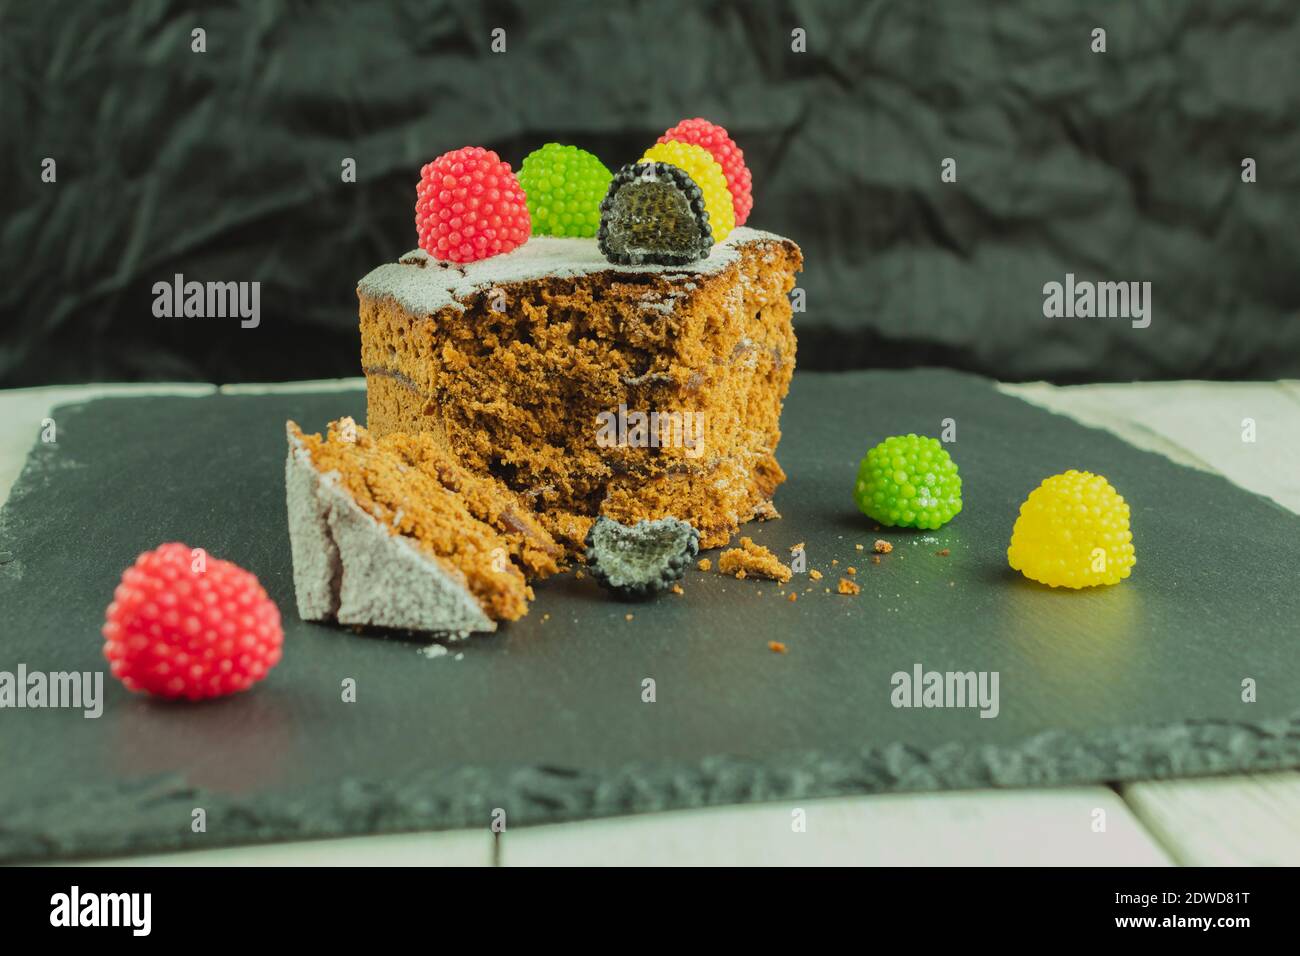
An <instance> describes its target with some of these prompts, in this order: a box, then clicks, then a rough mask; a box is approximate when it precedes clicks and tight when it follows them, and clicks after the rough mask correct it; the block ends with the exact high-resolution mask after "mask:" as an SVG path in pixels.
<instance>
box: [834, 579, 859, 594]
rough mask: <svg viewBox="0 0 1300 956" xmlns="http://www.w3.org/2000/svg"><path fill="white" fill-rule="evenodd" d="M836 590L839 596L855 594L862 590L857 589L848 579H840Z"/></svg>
mask: <svg viewBox="0 0 1300 956" xmlns="http://www.w3.org/2000/svg"><path fill="white" fill-rule="evenodd" d="M837 590H838V591H839V592H840V593H841V594H857V593H859V592H860V591H861V590H862V588H860V587H858V586H857V585H856V584H854V583H853V582H852V581H850V580H849V579H848V578H840V583H839V587H838V588H837Z"/></svg>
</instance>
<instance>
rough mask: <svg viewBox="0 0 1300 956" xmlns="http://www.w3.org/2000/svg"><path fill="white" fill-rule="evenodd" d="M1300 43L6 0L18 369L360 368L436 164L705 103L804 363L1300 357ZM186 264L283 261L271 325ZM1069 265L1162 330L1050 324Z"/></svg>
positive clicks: (1, 361) (126, 372)
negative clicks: (361, 319) (746, 199)
mask: <svg viewBox="0 0 1300 956" xmlns="http://www.w3.org/2000/svg"><path fill="white" fill-rule="evenodd" d="M196 26H201V27H203V28H204V29H205V30H206V31H207V47H208V52H207V53H205V54H202V55H200V54H195V53H192V52H191V51H190V31H191V29H193V28H194V27H196ZM1096 26H1102V27H1104V28H1106V30H1107V31H1108V36H1107V41H1108V52H1107V53H1105V54H1101V55H1099V54H1094V53H1093V52H1091V50H1090V49H1089V43H1090V33H1091V30H1092V29H1093V28H1094V27H1096ZM496 27H502V28H504V29H505V30H506V38H507V52H506V53H505V54H493V53H492V52H490V49H489V42H490V34H491V31H492V30H493V29H494V28H496ZM795 27H800V28H803V29H804V30H806V31H807V38H808V40H807V42H808V52H807V53H804V54H796V53H792V52H791V49H790V43H791V39H790V31H791V29H792V28H795ZM1298 56H1300V4H1297V3H1296V2H1295V0H1272V2H1269V0H1199V2H1192V0H1189V2H1181V0H1168V2H1155V0H1140V2H1134V3H1108V4H1097V3H1093V2H1053V3H1039V2H1028V0H1026V2H1017V3H975V2H969V3H968V2H956V0H953V2H933V3H931V2H906V3H904V2H864V0H858V2H844V3H831V2H785V3H776V2H772V3H763V2H755V3H675V2H666V0H659V2H642V3H630V2H609V3H588V4H584V3H563V2H550V0H548V2H524V0H499V2H491V3H456V4H439V3H436V2H430V0H421V2H408V3H379V4H369V3H367V4H361V3H351V2H346V3H323V4H306V3H284V4H276V3H256V2H251V0H250V2H247V3H215V2H214V3H207V4H203V5H202V7H201V9H194V10H191V9H188V8H187V6H186V5H184V4H179V3H166V2H139V3H132V4H130V5H127V4H118V3H108V2H84V3H70V2H63V3H20V4H19V3H7V4H3V6H0V81H2V84H0V123H2V125H3V129H4V131H5V132H4V137H3V149H2V151H0V183H3V191H4V193H5V194H6V199H5V215H4V217H3V220H2V221H0V230H2V233H0V234H2V235H3V243H4V262H5V273H6V276H5V282H4V283H3V285H0V385H31V384H42V383H47V382H71V381H80V380H116V379H201V380H212V381H218V382H226V381H241V380H242V381H272V380H285V379H295V378H319V377H326V376H336V375H340V376H341V375H355V374H357V373H358V355H357V349H358V336H357V331H356V299H355V280H356V279H357V278H359V277H360V276H361V275H363V274H364V273H365V272H366V271H368V270H369V269H370V268H371V267H373V266H375V265H377V264H379V263H381V262H384V261H389V260H392V259H393V258H395V257H396V256H397V255H399V254H400V253H402V252H405V251H406V250H407V249H409V248H411V247H413V246H414V244H415V232H414V226H413V224H412V205H413V202H414V186H415V182H416V179H417V178H418V174H419V167H420V166H421V164H422V163H424V162H426V161H427V160H429V159H430V158H432V157H433V156H435V155H437V154H438V153H441V152H443V151H445V150H447V149H451V148H455V147H458V146H462V145H465V144H481V145H486V146H490V147H493V148H495V149H496V150H497V151H498V152H500V153H501V155H502V156H503V157H504V158H506V159H507V160H509V161H510V162H511V163H512V164H513V165H514V166H515V167H516V168H518V164H519V161H520V160H521V159H522V158H523V156H524V155H525V154H526V153H527V152H528V151H529V150H531V149H532V148H534V147H536V146H539V145H541V144H542V143H544V142H546V141H548V140H558V141H561V142H571V143H575V144H577V145H579V146H583V147H585V148H587V149H590V150H592V151H593V152H595V153H597V154H598V155H599V156H600V157H601V158H602V159H604V160H605V162H606V164H607V165H609V166H611V167H612V168H617V166H618V165H620V164H621V163H623V162H627V161H630V160H633V159H635V158H636V157H637V156H639V155H640V150H641V149H643V148H644V147H645V146H647V145H649V144H650V143H652V142H653V141H654V138H655V136H656V135H658V134H659V133H660V132H661V131H662V130H663V129H665V128H666V127H667V126H669V125H671V124H672V123H674V122H676V121H677V120H678V119H680V118H682V117H686V116H695V115H702V116H706V117H709V118H711V119H714V120H716V121H718V122H721V123H723V124H724V125H726V126H727V127H728V128H729V129H730V130H731V132H732V134H733V135H734V137H735V138H736V139H737V140H738V141H739V142H740V144H741V146H742V147H743V148H744V149H745V152H746V156H747V159H748V161H749V164H750V166H751V168H752V170H753V174H754V182H755V200H756V202H755V211H754V214H753V217H752V219H751V224H752V225H754V226H757V227H759V228H765V229H771V230H774V231H778V232H781V233H784V234H786V235H789V236H791V237H792V238H794V239H796V240H797V241H798V242H799V243H800V244H801V245H802V247H803V249H804V252H805V254H806V257H807V268H806V271H805V273H804V275H803V277H802V279H801V282H800V285H801V286H802V288H804V289H805V290H806V295H807V311H806V312H805V313H803V314H801V315H799V316H797V331H798V335H799V364H800V367H802V368H845V367H872V366H908V365H918V364H945V365H951V366H954V367H958V368H964V369H970V370H974V371H978V372H982V373H985V374H987V375H991V376H995V377H997V378H1001V379H1008V380H1012V379H1026V378H1039V377H1046V378H1050V379H1053V380H1056V381H1063V382H1074V381H1088V380H1099V379H1115V380H1124V379H1130V378H1175V377H1225V378H1245V377H1261V378H1271V377H1278V376H1295V375H1300V314H1298V313H1300V269H1297V263H1298V262H1300V229H1298V228H1297V219H1298V218H1300V80H1298V79H1297V77H1298V76H1300V71H1297V66H1296V64H1297V58H1298ZM47 156H49V157H54V158H55V159H56V160H57V162H58V182H57V184H55V185H50V184H44V183H42V182H41V181H40V168H41V161H42V159H43V158H44V157H47ZM949 156H951V157H954V158H956V159H957V161H958V182H957V183H955V184H944V183H941V182H940V179H939V172H940V162H941V160H942V159H943V158H944V157H949ZM1246 156H1250V157H1253V158H1254V159H1255V160H1256V161H1257V162H1258V169H1259V181H1258V182H1257V183H1255V184H1253V185H1245V184H1243V183H1242V182H1241V177H1240V164H1241V160H1242V158H1243V157H1246ZM344 157H353V158H355V159H356V162H357V170H358V174H357V175H358V181H357V182H356V183H355V184H344V183H342V182H341V181H340V175H339V173H340V162H341V160H342V159H343V158H344ZM176 272H181V273H183V274H184V275H185V276H186V278H187V279H198V280H201V281H207V280H221V281H231V280H235V281H259V282H261V284H262V289H261V294H262V324H261V327H260V328H258V329H249V330H244V329H241V328H239V325H238V322H237V321H236V320H231V319H159V318H155V317H154V316H153V314H152V302H153V294H152V286H153V283H155V282H157V281H160V280H170V278H171V277H172V275H173V274H174V273H176ZM1066 272H1074V273H1076V274H1077V275H1078V276H1079V277H1080V278H1093V279H1100V280H1150V281H1151V282H1152V284H1153V295H1154V302H1153V313H1152V316H1153V321H1152V325H1151V327H1150V328H1148V329H1133V328H1131V327H1130V326H1129V324H1128V323H1127V322H1125V321H1122V320H1100V319H1091V320H1086V319H1080V320H1065V319H1045V318H1044V317H1043V315H1042V298H1043V297H1042V286H1043V283H1045V282H1048V281H1051V280H1062V279H1063V278H1064V275H1065V273H1066Z"/></svg>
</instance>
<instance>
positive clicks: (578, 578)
mask: <svg viewBox="0 0 1300 956" xmlns="http://www.w3.org/2000/svg"><path fill="white" fill-rule="evenodd" d="M586 576H587V575H586V574H584V573H583V571H582V568H578V570H576V571H574V572H573V579H574V580H575V581H581V580H582V579H583V578H585V577H586Z"/></svg>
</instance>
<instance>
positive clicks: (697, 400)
mask: <svg viewBox="0 0 1300 956" xmlns="http://www.w3.org/2000/svg"><path fill="white" fill-rule="evenodd" d="M801 266H802V256H801V254H800V251H799V248H798V246H796V245H795V244H794V243H793V242H791V241H790V240H788V239H784V238H782V237H780V236H776V235H772V234H770V233H764V232H759V231H756V230H753V229H748V228H743V227H742V228H737V229H735V230H734V231H733V232H731V234H730V235H729V236H728V237H727V239H726V241H724V242H721V243H717V244H716V245H714V246H713V248H712V250H711V253H710V255H709V256H708V257H707V258H704V259H701V260H699V261H695V262H691V263H689V264H687V265H682V266H665V265H646V264H642V265H616V264H613V263H611V262H610V261H608V260H607V259H606V258H605V257H604V256H602V254H601V252H600V250H599V249H598V247H597V243H596V242H595V240H593V239H586V238H555V237H545V236H542V237H537V236H535V237H533V238H532V239H531V240H530V241H528V242H527V243H525V244H524V245H522V246H520V247H519V248H517V249H515V250H514V251H512V252H509V253H506V254H504V255H498V256H493V257H491V258H486V259H482V260H479V261H474V262H468V263H463V264H458V263H452V262H446V261H441V260H439V259H435V258H433V257H431V256H430V255H428V254H427V253H426V252H424V251H423V250H415V251H413V252H411V253H408V254H407V255H405V256H402V257H401V259H399V260H398V261H397V262H395V263H392V264H389V265H384V266H380V267H379V268H377V269H375V270H374V271H373V272H371V273H370V274H369V275H367V276H366V277H365V278H363V279H362V280H361V282H360V285H359V287H358V295H359V297H360V313H361V357H362V365H363V368H364V371H365V375H366V386H367V416H368V427H369V430H370V436H371V439H370V440H372V441H375V442H378V443H380V444H382V443H384V442H390V441H399V440H407V441H409V440H416V439H415V436H423V437H421V438H419V439H418V440H419V441H420V442H421V443H422V444H421V446H420V447H421V448H422V449H428V450H429V453H430V454H432V453H433V451H432V450H434V449H436V451H437V453H439V454H441V455H443V456H445V460H446V461H448V462H453V463H455V464H456V466H457V467H459V468H460V469H462V471H463V473H464V474H466V475H472V476H474V477H475V478H477V479H479V480H489V479H490V480H492V481H493V482H495V483H496V485H497V486H499V487H500V488H501V489H503V491H506V492H509V493H510V494H512V495H514V496H515V497H516V498H517V500H518V501H519V502H520V508H521V510H525V511H527V512H528V513H529V515H530V520H533V521H535V522H536V525H537V526H538V527H539V528H540V529H542V530H543V531H544V532H546V533H547V534H548V535H549V536H550V538H551V539H553V540H554V541H555V542H558V544H559V545H560V546H561V547H562V548H563V550H564V552H566V553H567V554H568V555H570V556H573V555H576V554H578V553H580V552H581V550H582V546H583V540H584V538H585V536H586V534H587V531H588V529H589V527H590V526H591V523H592V521H593V520H594V519H595V518H596V516H597V515H605V516H607V517H609V518H612V519H614V520H617V521H621V522H624V523H629V524H630V523H633V522H636V521H639V520H642V519H651V520H653V519H658V518H663V517H668V516H672V517H675V518H678V519H681V520H683V521H687V522H689V523H690V524H692V525H693V526H694V527H695V528H696V529H697V530H698V532H699V534H700V545H701V547H704V548H710V547H718V546H721V545H724V544H726V543H727V542H728V541H729V540H730V539H731V537H732V536H733V535H734V534H735V533H736V531H737V530H738V528H739V526H740V524H741V523H743V522H745V521H749V520H751V519H754V518H764V517H771V516H773V515H774V514H775V510H774V508H773V505H772V495H773V492H774V491H775V490H776V487H777V486H778V485H779V484H780V483H781V481H782V480H784V477H785V476H784V473H783V472H782V470H781V467H780V465H778V464H777V460H776V454H775V453H776V447H777V442H778V441H779V440H780V437H781V432H780V414H781V404H782V401H783V399H784V398H785V395H786V392H787V390H788V388H789V384H790V377H791V374H792V373H793V370H794V360H795V337H794V332H793V329H792V326H791V304H790V301H789V298H788V293H789V292H790V290H791V289H792V288H793V287H794V283H795V273H796V272H797V271H798V270H799V269H800V268H801ZM399 436H408V437H407V438H406V439H401V438H400V437H399Z"/></svg>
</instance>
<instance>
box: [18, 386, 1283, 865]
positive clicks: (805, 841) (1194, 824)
mask: <svg viewBox="0 0 1300 956" xmlns="http://www.w3.org/2000/svg"><path fill="white" fill-rule="evenodd" d="M323 385H328V386H335V387H338V386H348V387H356V388H361V387H363V383H362V382H361V380H359V379H349V380H347V381H344V382H328V383H322V382H314V383H297V384H294V385H287V386H234V387H226V388H224V389H222V391H225V392H231V393H238V392H245V393H247V392H257V391H271V390H284V389H304V390H305V389H318V388H320V387H321V386H323ZM216 390H217V389H216V388H215V387H214V386H210V385H175V386H173V385H145V386H111V385H109V386H105V385H93V386H71V387H51V388H38V389H22V390H13V391H0V501H3V500H4V499H5V498H6V497H7V496H8V494H9V489H10V487H11V486H12V484H13V481H14V479H15V478H17V476H18V473H19V472H20V471H21V469H22V464H23V460H24V458H25V457H26V454H27V451H28V449H29V448H30V447H31V446H32V444H33V443H34V442H35V440H36V438H37V436H38V434H39V429H40V425H41V420H42V419H43V418H45V417H46V416H47V415H48V414H49V411H50V409H51V408H53V407H54V406H55V405H60V404H63V403H66V402H70V401H80V400H85V399H88V398H94V397H98V396H102V395H131V394H135V395H139V394H172V395H203V394H210V393H212V392H214V391H216ZM1004 390H1005V391H1006V392H1008V393H1010V394H1013V395H1017V396H1020V397H1021V398H1024V399H1026V400H1028V401H1031V402H1033V403H1035V404H1037V405H1041V406H1043V407H1045V408H1049V409H1051V410H1053V411H1057V412H1060V413H1063V414H1066V415H1069V416H1070V417H1072V418H1075V419H1077V420H1078V421H1081V422H1083V423H1085V424H1088V425H1094V426H1098V427H1103V428H1106V429H1109V430H1110V431H1112V432H1114V433H1115V434H1117V435H1119V436H1121V437H1122V438H1124V439H1126V440H1128V441H1130V442H1132V443H1133V444H1135V445H1139V446H1141V447H1143V448H1146V449H1149V450H1152V451H1157V452H1160V453H1162V454H1164V455H1166V456H1167V457H1169V458H1171V459H1173V460H1175V461H1178V462H1181V463H1183V464H1187V465H1191V466H1193V467H1196V468H1202V469H1205V470H1207V471H1214V472H1218V473H1221V474H1223V475H1224V476H1226V477H1227V478H1228V479H1229V480H1231V481H1233V482H1235V483H1236V484H1238V485H1240V486H1241V487H1243V488H1248V489H1250V490H1252V491H1255V492H1258V493H1260V494H1264V495H1267V496H1269V497H1271V498H1273V499H1274V500H1275V501H1277V502H1278V503H1279V504H1281V505H1283V506H1285V507H1287V508H1289V509H1291V510H1292V511H1295V512H1297V513H1300V382H1276V383H1251V384H1229V383H1205V382H1172V383H1154V384H1137V385H1087V386H1077V387H1071V388H1056V387H1054V386H1051V385H1044V384H1032V385H1015V386H1004ZM1247 418H1250V419H1253V420H1254V422H1255V432H1256V434H1255V438H1256V440H1255V441H1254V442H1253V443H1250V442H1243V441H1242V428H1243V424H1242V423H1243V420H1244V419H1247ZM1297 544H1298V546H1300V542H1298V543H1297ZM1297 636H1298V637H1300V634H1298V635H1297ZM802 808H803V809H804V811H805V812H806V815H807V817H806V819H807V827H806V830H805V832H802V833H796V832H793V830H792V827H791V824H790V821H791V810H792V809H793V806H792V805H786V804H769V805H751V806H743V807H722V808H715V809H709V810H687V811H680V812H673V813H658V814H643V815H639V816H634V817H626V818H616V819H610V820H601V821H594V822H585V823H571V824H560V825H554V826H544V827H535V828H531V829H523V830H512V831H509V832H506V833H504V834H501V835H499V836H494V835H493V834H491V833H490V832H488V830H487V829H486V828H485V829H484V830H483V832H472V831H460V832H451V833H419V834H403V835H395V836H374V837H357V838H349V839H340V840H321V841H312V842H301V843H282V844H273V845H262V846H254V847H234V848H230V849H223V850H205V851H196V852H192V853H176V854H167V855H162V856H150V857H139V858H134V859H132V860H130V861H120V860H118V861H111V862H133V863H141V864H176V863H185V864H189V863H193V864H205V865H218V866H221V865H256V864H270V865H276V864H298V865H304V864H305V865H310V864H338V865H353V866H356V865H365V864H389V865H408V864H409V865H427V864H435V865H471V866H489V865H494V864H497V865H506V866H526V865H529V864H551V865H554V864H623V863H627V864H642V865H654V864H715V863H716V864H725V863H734V864H787V863H789V864H903V865H906V864H940V865H942V864H1013V865H1037V864H1048V865H1056V864H1059V865H1070V866H1092V865H1119V866H1123V865H1164V864H1184V865H1205V864H1227V865H1233V864H1289V865H1293V866H1294V865H1297V864H1300V773H1294V772H1289V773H1277V774H1267V775H1251V776H1238V777H1219V778H1212V779H1203V780H1186V781H1165V782H1153V783H1137V784H1123V785H1119V786H1117V787H1106V786H1087V787H1071V788H1065V789H1054V790H977V791H965V792H958V793H938V794H923V795H888V796H872V797H854V798H839V799H833V800H811V801H806V802H805V803H804V804H803V805H802ZM1097 810H1103V811H1104V812H1105V830H1104V831H1103V832H1097V830H1096V829H1095V827H1094V821H1095V820H1096V819H1097V817H1098V815H1097V813H1096V811H1097Z"/></svg>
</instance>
